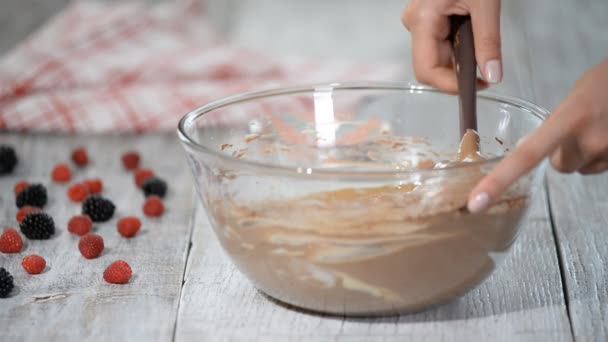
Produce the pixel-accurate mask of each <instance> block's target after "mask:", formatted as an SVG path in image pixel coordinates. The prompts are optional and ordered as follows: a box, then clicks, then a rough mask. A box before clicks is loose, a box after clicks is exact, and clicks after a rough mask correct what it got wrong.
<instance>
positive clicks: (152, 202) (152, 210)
mask: <svg viewBox="0 0 608 342" xmlns="http://www.w3.org/2000/svg"><path fill="white" fill-rule="evenodd" d="M143 211H144V214H145V215H146V216H150V217H157V216H160V215H162V214H163V212H164V211H165V205H164V204H163V201H162V200H161V199H160V197H158V196H156V195H151V196H149V197H148V198H146V201H145V202H144V207H143Z"/></svg>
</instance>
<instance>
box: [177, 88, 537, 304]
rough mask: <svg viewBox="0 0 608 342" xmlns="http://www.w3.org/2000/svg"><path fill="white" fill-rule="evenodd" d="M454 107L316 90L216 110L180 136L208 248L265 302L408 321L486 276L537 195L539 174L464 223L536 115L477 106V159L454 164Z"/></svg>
mask: <svg viewBox="0 0 608 342" xmlns="http://www.w3.org/2000/svg"><path fill="white" fill-rule="evenodd" d="M457 110H458V99H457V97H455V96H452V95H447V94H444V93H441V92H438V91H436V90H432V89H429V88H425V87H420V86H416V85H412V84H406V83H343V84H338V83H335V84H323V85H314V86H302V87H294V88H281V89H275V90H267V91H259V92H251V93H246V94H241V95H235V96H231V97H228V98H224V99H221V100H218V101H214V102H211V103H209V104H206V105H204V106H202V107H200V108H197V109H195V110H194V111H192V112H190V113H188V114H186V115H185V117H184V118H183V119H182V120H181V121H180V123H179V128H178V134H179V137H180V139H181V142H182V143H183V146H184V148H185V150H186V152H187V156H188V161H189V164H190V167H191V169H192V173H193V175H194V180H195V184H196V189H197V191H198V195H199V198H200V200H201V201H202V204H203V206H204V208H205V210H206V212H207V214H208V217H209V220H210V222H211V225H212V227H213V229H214V231H215V234H216V236H217V238H218V239H219V241H220V243H221V245H222V247H223V249H224V250H225V252H226V253H227V254H228V255H229V256H230V258H231V259H232V261H233V262H234V263H235V264H236V266H237V267H238V268H239V269H240V270H241V271H242V272H243V273H244V274H245V275H246V276H247V278H249V279H250V280H251V281H252V282H253V283H254V284H255V285H256V286H257V287H258V288H259V289H260V290H262V291H263V292H265V293H266V294H268V295H270V296H271V297H274V298H276V299H278V300H279V301H282V302H286V303H289V304H292V305H294V306H297V307H301V308H305V309H308V310H313V311H318V312H324V313H331V314H339V315H376V314H391V313H403V312H411V311H416V310H420V309H423V308H426V307H428V306H431V305H435V304H439V303H444V302H446V301H448V300H450V299H452V298H454V297H457V296H460V295H462V294H464V293H465V292H467V291H468V290H470V289H471V288H473V287H475V286H476V285H478V284H479V283H480V282H481V281H483V280H484V279H485V278H486V277H488V276H489V275H490V274H491V273H492V272H493V270H494V269H495V268H496V266H497V264H498V262H499V261H500V259H501V257H503V256H504V255H506V253H508V251H509V249H510V247H511V245H512V244H513V242H514V241H515V238H516V237H517V233H518V230H519V226H520V222H521V220H522V217H523V216H524V215H525V213H526V211H527V208H528V205H529V203H530V201H531V198H532V196H533V195H534V194H535V193H536V192H537V190H539V189H540V188H541V187H542V175H543V174H544V172H543V170H544V167H545V166H544V164H541V166H539V167H537V168H536V169H535V170H533V171H532V172H531V173H529V174H528V175H526V176H525V177H522V178H521V179H519V180H518V182H517V183H516V184H514V185H513V186H512V187H511V188H510V189H509V191H508V192H507V193H506V194H505V195H504V196H503V197H502V198H501V199H500V200H499V201H498V202H497V204H496V205H494V206H493V207H492V208H491V209H490V210H489V211H487V212H486V213H483V214H471V213H469V212H467V210H466V199H467V196H468V194H469V192H470V190H471V189H472V187H473V186H474V185H475V184H476V182H477V181H479V179H480V178H481V177H482V176H483V175H484V174H485V173H487V172H488V171H489V170H491V169H492V168H493V167H494V166H495V165H496V163H497V162H499V161H500V159H501V156H502V155H503V154H504V153H505V152H507V151H508V150H509V149H511V148H513V147H514V146H515V144H516V142H517V141H518V140H519V139H520V138H522V137H523V136H525V135H527V134H529V133H530V132H531V131H533V130H534V129H536V128H537V127H538V126H539V125H540V124H541V123H542V121H543V118H544V117H545V116H546V115H547V111H546V110H544V109H542V108H539V107H538V106H535V105H533V104H531V103H528V102H525V101H522V100H519V99H515V98H510V97H504V96H498V95H489V94H480V95H479V97H478V113H479V115H478V132H479V135H480V151H481V153H482V154H483V155H484V156H485V159H484V160H483V161H473V162H468V163H455V162H454V159H455V156H456V151H457V150H458V145H459V141H460V136H459V122H458V118H459V115H458V113H457Z"/></svg>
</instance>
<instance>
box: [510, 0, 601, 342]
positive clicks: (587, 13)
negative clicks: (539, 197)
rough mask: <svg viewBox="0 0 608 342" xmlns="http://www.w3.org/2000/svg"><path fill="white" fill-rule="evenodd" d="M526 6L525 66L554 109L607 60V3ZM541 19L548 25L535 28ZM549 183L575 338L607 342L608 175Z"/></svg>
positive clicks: (567, 0) (556, 178) (551, 178)
mask: <svg viewBox="0 0 608 342" xmlns="http://www.w3.org/2000/svg"><path fill="white" fill-rule="evenodd" d="M524 6H525V7H524V8H525V11H523V12H522V13H523V15H522V16H520V17H519V20H521V21H522V25H526V27H527V29H526V30H525V31H523V32H522V40H525V41H527V45H528V46H530V47H534V48H531V49H529V50H528V58H527V63H526V64H527V65H526V69H527V70H528V72H529V75H530V76H529V80H530V82H531V85H532V87H533V93H534V96H535V98H534V100H535V101H536V102H538V103H539V104H541V105H543V106H546V107H548V108H555V107H556V106H557V105H558V104H559V102H560V101H561V100H562V99H563V98H564V97H565V96H566V94H567V93H568V91H569V90H570V89H571V88H572V87H573V85H574V83H575V82H576V80H577V79H578V78H580V77H581V76H582V75H583V73H584V72H585V70H587V69H588V68H590V67H591V66H592V65H594V64H596V63H598V62H600V61H601V60H603V59H605V58H608V35H607V34H605V32H608V20H607V19H606V18H608V3H607V2H605V1H601V0H600V1H598V0H586V1H575V0H561V1H560V2H559V6H558V5H557V4H556V2H555V1H550V0H542V1H526V2H525V5H524ZM522 7H523V6H522ZM537 18H543V19H542V21H543V22H545V23H547V24H541V23H538V22H537V23H535V24H531V23H534V22H535V21H537V20H535V19H537ZM524 22H525V23H524ZM548 23H553V24H548ZM548 184H549V195H550V202H551V213H552V216H553V222H554V229H555V233H556V235H557V239H558V248H559V252H560V256H561V261H562V265H561V267H562V271H563V276H564V279H563V281H564V285H565V290H566V298H567V301H568V306H569V313H570V319H571V321H572V328H573V334H574V337H575V339H576V340H577V341H606V340H608V290H607V286H606V284H608V238H607V237H608V214H606V213H607V212H608V210H607V209H608V195H607V192H606V189H608V177H607V175H602V176H594V177H582V176H580V175H571V176H564V175H560V174H557V173H556V172H553V171H551V172H549V173H548Z"/></svg>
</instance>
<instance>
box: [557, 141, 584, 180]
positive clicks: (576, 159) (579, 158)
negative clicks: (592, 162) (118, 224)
mask: <svg viewBox="0 0 608 342" xmlns="http://www.w3.org/2000/svg"><path fill="white" fill-rule="evenodd" d="M586 162H588V160H586V158H584V156H583V153H582V152H581V149H580V148H579V145H578V143H577V141H576V139H574V138H570V139H567V140H566V141H565V142H564V143H562V144H561V146H560V147H558V149H557V150H556V151H555V152H553V154H552V155H551V165H552V166H553V168H554V169H556V170H557V171H559V172H562V173H572V172H574V171H576V170H578V169H580V168H581V167H582V166H583V165H585V163H586Z"/></svg>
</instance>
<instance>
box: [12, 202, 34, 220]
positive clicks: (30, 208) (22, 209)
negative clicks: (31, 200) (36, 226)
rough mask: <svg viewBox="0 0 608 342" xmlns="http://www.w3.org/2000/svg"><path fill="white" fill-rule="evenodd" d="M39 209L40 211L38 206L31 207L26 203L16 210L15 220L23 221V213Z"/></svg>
mask: <svg viewBox="0 0 608 342" xmlns="http://www.w3.org/2000/svg"><path fill="white" fill-rule="evenodd" d="M39 211H40V208H36V207H31V206H29V205H26V206H25V207H21V209H19V211H18V212H17V216H16V217H15V218H16V219H17V222H19V223H21V221H23V218H24V217H25V215H27V214H29V213H36V212H39Z"/></svg>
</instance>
